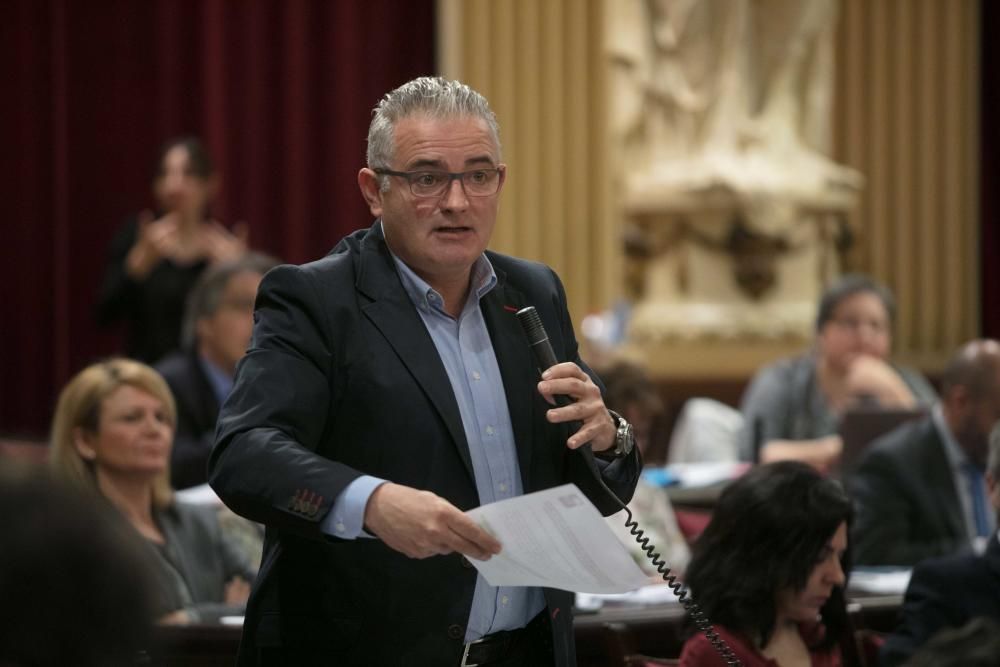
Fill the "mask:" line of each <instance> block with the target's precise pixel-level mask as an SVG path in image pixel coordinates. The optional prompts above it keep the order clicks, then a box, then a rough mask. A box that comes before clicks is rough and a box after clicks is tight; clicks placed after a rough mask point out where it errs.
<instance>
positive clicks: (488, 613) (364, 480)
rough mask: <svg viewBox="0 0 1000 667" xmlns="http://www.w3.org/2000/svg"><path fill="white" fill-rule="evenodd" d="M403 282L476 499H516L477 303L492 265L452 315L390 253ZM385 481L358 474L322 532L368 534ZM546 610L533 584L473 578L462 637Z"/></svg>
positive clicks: (485, 264)
mask: <svg viewBox="0 0 1000 667" xmlns="http://www.w3.org/2000/svg"><path fill="white" fill-rule="evenodd" d="M393 259H394V261H395V263H396V269H397V271H398V272H399V276H400V279H401V280H402V283H403V287H404V289H405V290H406V293H407V295H408V296H409V297H410V299H411V301H412V302H413V304H414V306H415V307H416V309H417V312H418V313H419V314H420V318H421V320H423V322H424V326H426V327H427V331H428V333H430V335H431V339H432V340H433V341H434V346H435V348H436V349H437V352H438V355H439V356H440V357H441V361H442V363H443V364H444V366H445V370H446V371H447V373H448V379H449V380H450V381H451V386H452V390H453V391H454V394H455V400H456V401H457V403H458V408H459V412H460V413H461V416H462V425H463V426H464V428H465V436H466V440H467V441H468V444H469V454H470V457H471V459H472V468H473V471H474V473H475V478H476V480H475V481H476V489H477V491H478V493H479V502H480V504H484V505H485V504H487V503H491V502H495V501H497V500H503V499H505V498H512V497H515V496H519V495H521V494H522V492H523V488H522V485H521V473H520V468H519V466H518V460H517V448H516V446H515V444H514V431H513V427H512V426H511V423H510V413H509V411H508V408H507V397H506V395H505V394H504V388H503V378H502V376H501V375H500V367H499V365H498V364H497V359H496V354H495V353H494V351H493V344H492V341H491V340H490V336H489V331H488V330H487V328H486V322H485V320H484V319H483V313H482V310H481V309H480V306H479V301H480V299H482V297H483V296H484V295H485V294H486V293H487V292H489V291H490V290H491V289H493V287H494V286H495V285H496V283H497V278H496V273H495V272H494V270H493V266H492V265H491V264H490V262H489V260H488V259H487V258H486V256H485V255H481V256H480V257H479V259H478V260H477V261H476V263H475V264H474V265H473V268H472V277H471V281H470V285H471V286H472V289H470V291H469V297H468V299H467V301H466V303H465V306H464V308H463V310H462V313H461V314H460V315H459V317H458V319H457V320H456V319H455V318H453V317H451V316H450V315H448V313H446V312H445V311H444V300H443V299H442V297H441V295H440V294H438V293H437V292H436V291H435V290H434V289H432V288H431V287H430V285H428V284H427V283H426V282H425V281H424V280H423V279H421V278H420V277H419V276H417V275H416V274H415V273H414V272H413V271H412V270H411V269H410V268H409V267H408V266H406V264H404V263H403V262H402V261H400V260H399V258H397V257H395V255H394V256H393ZM384 481H385V480H382V479H379V478H376V477H372V476H368V475H364V476H362V477H359V478H358V479H356V480H355V481H354V482H352V483H351V484H350V485H348V486H347V488H346V489H344V491H343V492H342V493H341V494H340V495H339V496H338V497H337V499H336V500H335V501H334V504H333V507H332V509H331V510H330V512H329V514H328V515H327V516H326V517H325V518H324V520H323V523H322V530H323V531H324V532H326V533H328V534H330V535H335V536H336V537H340V538H344V539H354V538H357V537H370V536H369V535H368V534H367V533H365V532H364V531H363V530H362V528H363V522H364V510H365V505H366V504H367V502H368V498H369V497H370V496H371V494H372V492H373V491H374V490H375V489H376V488H377V487H378V486H379V485H380V484H382V483H383V482H384ZM544 608H545V598H544V596H543V595H542V591H541V589H539V588H524V587H507V586H501V587H494V586H490V585H489V584H487V583H486V580H485V579H484V578H483V577H482V576H479V577H478V578H477V580H476V590H475V593H474V595H473V599H472V610H471V612H470V615H469V623H468V626H467V628H466V633H465V641H466V642H469V641H473V640H475V639H479V638H480V637H482V636H484V635H487V634H491V633H494V632H498V631H500V630H512V629H515V628H520V627H524V626H525V625H526V624H527V623H528V621H530V620H531V619H532V618H533V617H534V616H536V615H537V614H538V613H539V612H540V611H542V609H544Z"/></svg>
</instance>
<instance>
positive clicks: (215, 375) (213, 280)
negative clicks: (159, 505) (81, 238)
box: [156, 252, 277, 489]
mask: <svg viewBox="0 0 1000 667" xmlns="http://www.w3.org/2000/svg"><path fill="white" fill-rule="evenodd" d="M276 264H277V262H276V261H275V260H274V259H272V258H270V257H267V256H266V255H262V254H260V253H256V252H248V253H246V254H244V255H243V256H242V257H240V258H239V259H236V260H232V261H229V262H226V263H223V264H218V265H216V266H214V267H212V268H210V269H208V270H207V271H205V273H203V274H202V275H201V277H200V278H199V280H198V282H197V283H195V286H194V288H193V289H192V290H191V293H190V294H189V295H188V298H187V301H186V304H185V311H184V321H183V324H182V328H181V345H182V349H181V350H180V351H178V352H175V353H173V354H171V355H169V356H167V357H165V358H164V359H163V360H162V361H160V362H159V363H158V364H157V365H156V370H157V371H159V372H160V375H162V376H163V379H165V380H166V381H167V384H168V385H169V386H170V391H171V392H172V393H173V395H174V401H175V402H176V403H177V429H176V432H175V436H174V447H173V451H172V453H171V457H170V483H171V485H172V486H173V487H174V488H175V489H186V488H188V487H191V486H197V485H199V484H204V483H206V482H207V481H208V472H207V470H206V468H207V466H208V455H209V454H210V453H211V452H212V445H213V444H214V442H215V422H216V420H217V419H218V417H219V407H220V406H221V405H222V402H223V401H224V400H226V396H228V395H229V390H230V389H232V386H233V375H234V374H235V372H236V364H237V362H238V361H239V360H240V359H241V358H243V354H244V353H245V352H246V350H247V347H248V346H249V345H250V332H251V330H252V328H253V302H254V298H255V297H256V296H257V286H258V285H260V280H261V278H263V277H264V274H265V273H267V271H268V270H269V269H270V268H271V267H273V266H275V265H276Z"/></svg>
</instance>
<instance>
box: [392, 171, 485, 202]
mask: <svg viewBox="0 0 1000 667" xmlns="http://www.w3.org/2000/svg"><path fill="white" fill-rule="evenodd" d="M373 171H374V172H375V173H376V174H379V175H380V176H399V177H400V178H405V179H406V182H407V183H409V184H410V192H412V193H413V195H414V196H415V197H440V196H441V195H443V194H444V193H445V192H447V191H448V189H449V188H451V182H452V181H454V180H458V181H461V182H462V187H463V188H465V194H466V195H468V196H469V197H489V196H490V195H495V194H496V193H497V192H498V191H499V190H500V181H501V174H502V173H503V167H502V166H501V167H492V168H490V169H471V170H469V171H458V172H451V171H437V170H431V169H427V170H420V171H393V170H392V169H382V168H379V169H374V170H373Z"/></svg>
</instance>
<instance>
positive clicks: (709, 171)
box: [607, 0, 863, 339]
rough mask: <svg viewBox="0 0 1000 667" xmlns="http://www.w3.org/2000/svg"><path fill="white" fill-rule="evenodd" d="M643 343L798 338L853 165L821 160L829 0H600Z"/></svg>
mask: <svg viewBox="0 0 1000 667" xmlns="http://www.w3.org/2000/svg"><path fill="white" fill-rule="evenodd" d="M608 2H609V4H608V14H607V15H608V18H609V21H608V33H607V51H608V57H609V59H610V63H611V68H612V76H611V87H612V88H611V96H612V104H611V109H612V114H611V132H612V135H613V136H612V139H613V146H615V147H616V161H615V173H616V174H617V178H618V183H617V185H618V188H617V191H618V192H619V193H620V203H621V210H622V213H623V215H624V217H625V219H626V224H627V225H629V226H630V234H631V235H633V236H635V235H636V234H638V235H641V236H643V237H644V238H645V239H646V242H647V243H646V244H647V246H648V247H649V248H650V249H651V254H652V257H651V259H647V261H646V267H647V270H646V273H645V280H644V281H643V286H642V288H641V289H640V291H641V294H639V295H637V296H638V300H637V303H636V308H635V310H634V317H633V322H632V330H631V331H632V334H633V336H634V337H638V338H640V339H641V338H653V339H656V338H670V337H675V336H681V337H721V338H736V337H746V336H764V337H779V336H789V335H791V336H802V335H805V334H806V333H807V331H808V327H809V323H810V322H811V318H812V314H813V308H814V303H813V299H814V298H815V294H816V293H818V291H819V287H820V284H821V283H822V282H823V281H824V279H825V278H826V277H827V276H830V275H832V274H834V273H836V272H837V269H838V266H837V264H838V260H837V251H838V249H842V248H843V246H844V244H845V243H846V242H847V240H848V238H849V237H848V236H847V235H846V232H847V229H846V225H845V223H844V219H845V218H844V215H843V214H844V212H845V211H846V210H847V209H848V208H850V207H851V206H852V205H853V204H854V202H855V201H856V198H857V194H858V192H859V190H860V188H861V187H862V184H863V179H862V177H861V175H860V174H858V173H857V172H855V171H854V170H851V169H849V168H847V167H844V166H841V165H838V164H836V163H835V162H833V161H832V160H831V159H830V158H829V157H827V155H826V152H827V150H828V148H829V135H830V131H831V118H830V109H831V100H830V96H831V93H830V91H831V90H832V77H833V42H832V40H833V36H834V27H835V23H836V14H837V9H838V5H837V1H836V0H608Z"/></svg>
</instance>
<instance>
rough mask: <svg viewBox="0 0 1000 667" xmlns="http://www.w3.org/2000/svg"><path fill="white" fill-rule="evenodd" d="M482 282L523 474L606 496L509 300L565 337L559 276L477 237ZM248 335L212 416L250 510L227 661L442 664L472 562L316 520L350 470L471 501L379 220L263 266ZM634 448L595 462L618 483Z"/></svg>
mask: <svg viewBox="0 0 1000 667" xmlns="http://www.w3.org/2000/svg"><path fill="white" fill-rule="evenodd" d="M487 255H488V257H489V259H490V261H491V262H492V264H493V267H494V269H495V270H496V273H497V278H498V284H497V285H496V287H495V288H494V289H493V290H491V291H490V292H489V293H488V294H487V295H486V296H484V297H483V299H482V300H481V302H480V303H481V307H482V310H483V316H484V319H485V321H486V325H487V328H488V329H489V332H490V337H491V339H492V343H493V348H494V351H495V353H496V357H497V362H498V364H499V366H500V371H501V375H502V376H503V387H504V392H505V394H506V397H507V404H508V408H509V411H510V418H511V423H512V426H513V429H514V437H515V442H516V446H517V455H518V462H519V465H520V469H521V477H522V481H523V486H524V489H525V492H526V493H527V492H531V491H537V490H540V489H544V488H548V487H552V486H555V485H558V484H562V483H565V482H575V483H576V484H577V486H579V487H580V488H581V489H582V490H583V491H584V493H586V494H587V495H588V497H590V499H591V500H592V501H593V502H594V503H595V504H596V505H597V507H598V508H599V509H600V510H601V511H602V512H603V513H605V514H611V513H613V512H614V511H617V510H618V505H617V504H616V503H614V502H613V500H612V499H610V498H608V497H607V496H606V495H605V494H604V492H603V491H602V490H601V489H600V488H599V486H598V485H597V482H596V481H595V479H594V477H593V476H592V474H591V472H590V470H589V469H588V467H587V465H586V463H585V460H584V458H583V457H582V456H581V455H580V454H579V453H578V452H573V451H570V450H568V449H567V448H566V446H565V441H566V438H567V437H568V435H569V431H568V428H567V427H565V426H554V425H552V424H549V423H548V422H547V421H546V419H545V412H546V411H547V409H548V407H549V406H548V404H547V403H545V401H544V400H543V399H542V397H541V396H540V395H539V394H538V391H537V388H536V385H537V383H538V371H537V369H536V367H535V363H534V361H533V359H532V356H531V352H530V350H529V347H528V343H527V339H526V337H525V335H524V332H523V331H522V329H521V327H520V325H519V323H518V321H517V318H516V316H515V314H514V313H515V312H516V311H517V310H518V309H519V308H521V307H523V306H528V305H532V306H535V307H536V308H537V310H538V313H539V315H540V317H541V319H542V322H543V323H544V325H545V327H546V329H547V331H548V335H549V338H550V341H551V343H552V346H553V348H554V351H555V355H556V357H557V358H558V359H561V360H572V361H575V362H576V363H577V364H579V365H580V366H581V367H582V368H584V369H585V370H587V367H586V366H585V365H584V364H583V362H582V361H581V360H580V358H579V355H578V353H577V343H576V339H575V337H574V334H573V329H572V325H571V322H570V319H569V314H568V312H567V309H566V299H565V294H564V292H563V288H562V284H561V283H560V282H559V279H558V278H557V277H556V275H555V273H553V272H552V270H551V269H549V268H548V267H546V266H544V265H541V264H537V263H534V262H527V261H524V260H519V259H515V258H512V257H507V256H503V255H499V254H496V253H487ZM254 317H255V321H256V324H255V326H254V334H253V341H252V343H251V347H250V350H249V352H248V353H247V355H246V356H245V357H244V358H243V360H242V361H241V362H240V365H239V367H238V370H237V376H236V385H235V387H234V389H233V391H232V393H231V394H230V397H229V398H228V399H227V401H226V402H225V404H224V406H223V409H222V413H221V415H220V418H219V435H218V441H217V444H216V447H215V450H214V451H213V453H212V458H211V461H210V464H209V468H210V472H209V477H210V481H211V484H212V486H213V487H214V488H215V489H216V491H218V493H219V495H220V496H221V497H222V498H223V500H224V501H225V502H226V503H227V504H228V505H229V506H230V507H232V508H233V509H234V510H235V511H236V512H237V513H240V514H242V515H244V516H246V517H248V518H250V519H252V520H254V521H258V522H260V523H263V524H265V526H266V527H267V537H266V540H265V546H264V561H263V563H262V565H261V571H260V574H259V576H258V579H257V585H256V586H255V588H254V591H253V593H252V595H251V599H250V603H249V605H248V609H247V619H246V624H245V626H244V635H243V643H242V646H241V651H240V664H241V665H244V666H245V665H259V664H278V663H280V662H281V661H285V662H294V663H295V664H301V665H311V664H317V665H318V664H322V665H330V664H336V665H420V666H423V665H449V664H457V663H458V661H459V656H460V653H461V650H462V641H463V637H464V634H465V625H466V623H467V622H468V618H469V610H470V608H471V603H472V596H473V591H474V588H475V582H476V570H475V569H473V568H472V566H471V565H470V564H469V563H468V562H467V561H465V560H464V559H463V558H462V557H461V556H459V555H457V554H452V555H448V556H437V557H433V558H426V559H422V560H415V559H411V558H407V557H406V556H404V555H403V554H401V553H398V552H396V551H393V550H392V549H389V548H388V547H386V546H385V545H384V544H383V543H382V542H381V541H379V540H374V539H358V540H346V541H344V540H337V539H335V538H333V537H330V536H329V535H326V534H325V533H323V532H322V531H321V530H320V522H321V520H322V519H323V517H324V516H325V515H326V513H327V512H328V511H329V509H330V507H331V505H332V503H333V501H334V500H335V499H336V498H337V496H338V495H339V494H340V492H341V491H343V490H344V489H345V488H346V487H347V485H348V484H350V483H351V482H352V481H354V480H355V479H357V478H358V477H359V476H360V475H362V474H370V475H375V476H377V477H381V478H384V479H388V480H390V481H393V482H397V483H400V484H405V485H407V486H411V487H414V488H418V489H425V490H428V491H432V492H433V493H435V494H437V495H439V496H442V497H443V498H446V499H447V500H448V501H450V502H451V503H452V504H454V505H455V506H456V507H458V508H459V509H462V510H467V509H471V508H473V507H476V506H477V505H478V504H479V498H478V493H477V491H476V485H475V480H474V478H473V470H472V463H471V459H470V455H469V446H468V443H467V442H466V438H465V430H464V428H463V426H462V420H461V415H460V413H459V409H458V404H457V402H456V400H455V397H454V394H453V393H452V389H451V384H450V382H449V380H448V375H447V372H446V371H445V368H444V365H443V364H442V363H441V360H440V358H439V357H438V354H437V351H436V348H435V347H434V343H433V341H432V340H431V337H430V335H429V334H428V333H427V330H426V328H425V327H424V325H423V322H422V321H421V319H420V316H419V314H418V313H417V311H416V309H415V308H414V306H413V304H412V302H411V301H410V299H409V297H408V296H407V294H406V293H405V292H404V290H403V287H402V284H401V283H400V280H399V277H398V275H397V272H396V269H395V266H394V264H393V261H392V257H391V255H390V254H389V252H388V249H387V247H386V245H385V241H384V237H383V236H382V233H381V227H380V226H379V225H376V226H374V227H372V228H371V229H370V230H364V231H359V232H355V233H354V234H351V235H350V236H348V237H347V238H345V239H344V240H343V241H342V242H341V243H340V244H338V246H337V247H336V248H335V249H334V251H333V252H332V253H331V254H330V255H328V256H327V257H325V258H323V259H321V260H319V261H316V262H313V263H311V264H306V265H304V266H301V267H298V266H282V267H278V268H276V269H273V270H272V271H270V272H269V273H268V274H267V275H266V276H265V278H264V281H263V283H262V284H261V287H260V291H259V293H258V297H257V307H256V312H255V314H254ZM640 466H641V463H640V460H639V458H638V455H637V454H633V455H632V456H630V457H627V458H625V459H622V460H619V461H616V462H615V463H613V464H612V465H611V466H610V467H609V468H608V469H607V470H606V471H605V479H606V481H607V483H608V485H609V486H610V487H611V488H612V490H613V491H614V492H615V493H616V494H617V496H618V497H619V498H621V500H622V501H625V502H627V501H628V500H629V498H630V497H631V495H632V491H633V489H634V487H635V483H636V481H637V479H638V475H639V470H640ZM545 597H546V602H547V604H548V613H549V616H550V618H552V625H553V640H554V647H555V655H556V662H557V664H558V665H570V664H574V663H575V650H574V647H573V628H572V614H571V605H572V595H571V594H570V593H566V592H564V591H556V590H552V589H545Z"/></svg>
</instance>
